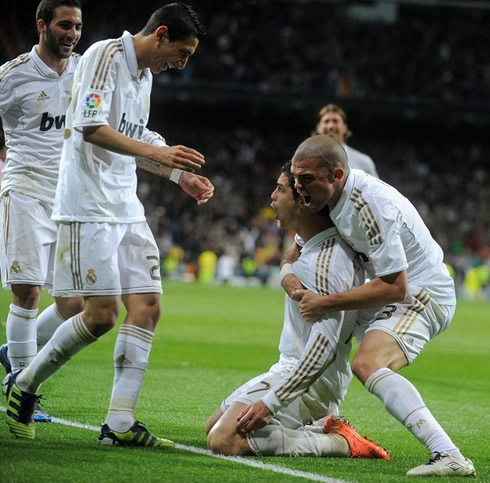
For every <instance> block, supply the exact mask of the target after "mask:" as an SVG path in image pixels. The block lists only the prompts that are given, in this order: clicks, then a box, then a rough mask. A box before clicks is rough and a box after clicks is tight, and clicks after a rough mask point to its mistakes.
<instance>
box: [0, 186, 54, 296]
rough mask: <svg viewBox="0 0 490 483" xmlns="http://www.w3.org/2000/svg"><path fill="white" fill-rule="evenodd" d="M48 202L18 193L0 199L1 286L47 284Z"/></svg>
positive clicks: (49, 246) (51, 224) (51, 244)
mask: <svg viewBox="0 0 490 483" xmlns="http://www.w3.org/2000/svg"><path fill="white" fill-rule="evenodd" d="M51 212H52V206H51V205H50V204H49V203H45V202H43V201H40V200H38V199H36V198H32V197H30V196H25V195H23V194H21V193H16V192H13V191H11V192H8V193H6V194H5V195H3V196H2V199H1V213H2V224H1V226H2V236H1V237H0V245H1V249H0V260H1V270H2V281H3V285H4V287H5V286H6V285H9V284H11V283H14V284H19V283H20V284H30V285H39V286H46V287H48V288H49V287H51V285H52V268H53V261H54V248H55V243H56V232H57V230H56V224H55V223H54V222H53V221H52V220H51Z"/></svg>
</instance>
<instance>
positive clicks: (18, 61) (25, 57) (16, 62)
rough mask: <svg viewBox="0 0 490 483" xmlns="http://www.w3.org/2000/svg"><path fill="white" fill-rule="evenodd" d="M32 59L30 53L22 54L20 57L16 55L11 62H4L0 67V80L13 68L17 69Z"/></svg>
mask: <svg viewBox="0 0 490 483" xmlns="http://www.w3.org/2000/svg"><path fill="white" fill-rule="evenodd" d="M29 60H31V57H30V55H29V54H21V55H19V57H16V58H15V59H12V60H10V61H9V62H6V63H5V64H3V66H2V67H1V68H0V81H2V80H3V79H4V77H5V76H6V75H7V74H8V73H9V72H10V71H11V70H12V69H15V68H16V67H19V66H21V65H23V64H26V63H27V62H29Z"/></svg>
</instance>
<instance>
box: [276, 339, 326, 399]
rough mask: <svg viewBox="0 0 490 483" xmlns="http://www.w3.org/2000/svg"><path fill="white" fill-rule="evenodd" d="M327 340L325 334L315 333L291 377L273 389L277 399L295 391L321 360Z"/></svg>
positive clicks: (286, 396)
mask: <svg viewBox="0 0 490 483" xmlns="http://www.w3.org/2000/svg"><path fill="white" fill-rule="evenodd" d="M329 342H330V341H329V339H327V338H326V337H325V335H323V334H318V335H317V337H316V339H315V341H314V342H313V344H312V346H311V349H310V351H309V352H308V355H307V356H306V357H305V358H304V359H303V360H302V361H301V364H300V366H299V367H298V370H297V371H296V372H295V374H294V375H292V377H289V378H288V379H287V381H286V382H285V383H284V384H283V385H282V386H281V387H280V388H279V389H278V390H277V391H275V392H276V396H277V397H278V398H279V399H281V400H286V399H287V398H288V397H290V396H291V395H292V394H293V393H294V392H295V391H297V388H298V386H300V385H301V383H302V382H303V381H304V379H305V378H306V377H307V376H308V375H309V374H311V372H312V371H313V370H315V368H316V367H317V366H318V363H319V362H320V361H321V359H322V357H323V355H324V354H325V352H326V350H327V348H328V344H329ZM307 390H308V389H305V390H304V391H303V393H304V392H306V391H307Z"/></svg>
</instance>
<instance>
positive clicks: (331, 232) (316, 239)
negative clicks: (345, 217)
mask: <svg viewBox="0 0 490 483" xmlns="http://www.w3.org/2000/svg"><path fill="white" fill-rule="evenodd" d="M335 235H337V228H335V227H334V226H332V227H330V228H327V229H326V230H323V231H321V232H320V233H317V234H316V235H315V236H312V237H311V238H310V239H309V240H308V241H307V242H306V243H305V246H304V247H303V251H304V252H307V251H309V250H311V249H312V248H313V247H315V246H316V245H318V243H320V242H322V241H323V240H325V238H330V237H332V236H335Z"/></svg>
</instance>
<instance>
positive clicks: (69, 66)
mask: <svg viewBox="0 0 490 483" xmlns="http://www.w3.org/2000/svg"><path fill="white" fill-rule="evenodd" d="M38 47H39V46H38V45H37V44H36V45H34V47H32V49H31V52H30V55H31V59H32V61H33V62H34V65H35V66H36V67H37V68H38V69H39V70H40V71H41V73H42V75H43V76H44V77H48V78H49V77H51V78H53V79H59V78H60V77H62V76H64V75H66V74H67V73H72V72H73V70H74V64H73V59H72V56H71V55H70V57H69V58H68V59H67V63H66V68H65V70H64V71H63V72H62V73H61V75H59V74H58V73H57V72H55V71H54V70H53V69H51V67H49V66H48V65H47V64H46V63H45V62H44V60H43V59H41V57H39V54H38V53H37V50H36V49H37V48H38Z"/></svg>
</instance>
